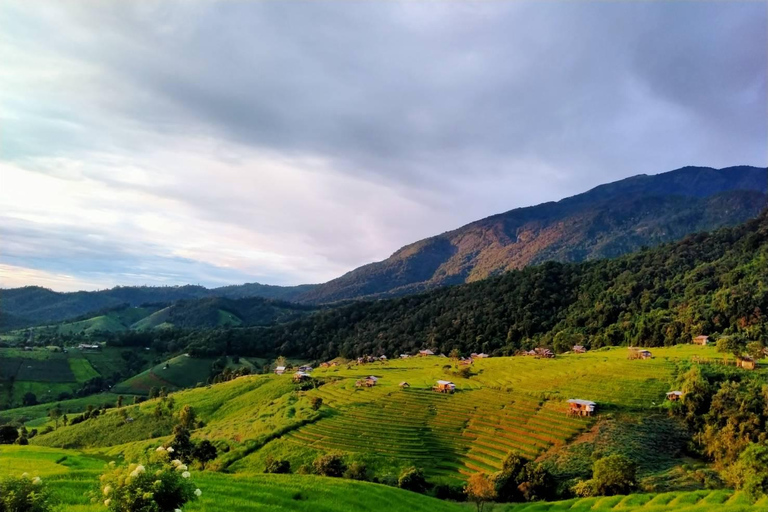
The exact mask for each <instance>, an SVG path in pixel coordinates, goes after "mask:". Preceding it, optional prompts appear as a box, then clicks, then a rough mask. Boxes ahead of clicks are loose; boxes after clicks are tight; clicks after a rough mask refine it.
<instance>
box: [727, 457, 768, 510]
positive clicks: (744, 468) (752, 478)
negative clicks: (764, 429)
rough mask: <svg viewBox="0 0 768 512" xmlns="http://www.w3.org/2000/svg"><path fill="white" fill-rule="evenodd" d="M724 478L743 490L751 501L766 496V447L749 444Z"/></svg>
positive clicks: (767, 480)
mask: <svg viewBox="0 0 768 512" xmlns="http://www.w3.org/2000/svg"><path fill="white" fill-rule="evenodd" d="M725 476H726V479H727V480H728V482H729V483H730V484H731V485H733V486H734V487H735V488H736V489H741V490H743V491H744V492H745V493H746V494H747V495H748V496H749V497H750V498H752V499H753V500H758V499H760V498H762V497H763V496H765V495H766V494H768V445H766V444H764V443H763V444H757V443H751V444H750V445H749V446H747V447H746V448H745V449H744V450H743V451H742V452H741V454H740V455H739V458H738V460H737V461H736V463H735V464H733V465H732V466H731V467H730V468H728V470H727V471H726V472H725Z"/></svg>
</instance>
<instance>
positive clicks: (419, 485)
mask: <svg viewBox="0 0 768 512" xmlns="http://www.w3.org/2000/svg"><path fill="white" fill-rule="evenodd" d="M397 486H398V487H399V488H401V489H406V490H408V491H413V492H424V491H426V490H427V480H426V478H424V470H422V469H421V468H414V467H410V468H405V469H404V470H403V471H402V473H400V478H398V479H397Z"/></svg>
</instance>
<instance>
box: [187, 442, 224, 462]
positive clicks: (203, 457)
mask: <svg viewBox="0 0 768 512" xmlns="http://www.w3.org/2000/svg"><path fill="white" fill-rule="evenodd" d="M217 454H218V451H217V450H216V447H215V446H214V445H213V443H211V442H210V441H209V440H207V439H203V440H202V441H200V442H199V443H197V445H196V446H195V448H194V449H193V450H192V457H193V458H194V459H195V460H197V461H198V462H200V464H201V465H202V466H203V467H205V465H206V464H207V463H208V462H210V461H212V460H213V459H215V458H216V455H217Z"/></svg>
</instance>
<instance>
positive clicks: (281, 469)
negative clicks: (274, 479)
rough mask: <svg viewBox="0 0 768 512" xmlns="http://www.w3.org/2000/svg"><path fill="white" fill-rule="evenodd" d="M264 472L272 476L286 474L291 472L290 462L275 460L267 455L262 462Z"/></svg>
mask: <svg viewBox="0 0 768 512" xmlns="http://www.w3.org/2000/svg"><path fill="white" fill-rule="evenodd" d="M264 472H265V473H274V474H287V473H290V472H291V462H290V461H287V460H281V459H276V458H274V457H273V456H271V455H267V458H266V459H265V460H264Z"/></svg>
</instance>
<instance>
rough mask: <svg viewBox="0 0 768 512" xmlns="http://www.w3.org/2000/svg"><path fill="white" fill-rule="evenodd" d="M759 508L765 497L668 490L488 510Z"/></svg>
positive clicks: (698, 511)
mask: <svg viewBox="0 0 768 512" xmlns="http://www.w3.org/2000/svg"><path fill="white" fill-rule="evenodd" d="M566 510H567V511H569V512H586V511H593V512H609V511H616V512H625V511H626V512H678V511H679V512H758V511H763V510H766V501H765V500H761V501H759V502H758V503H754V504H753V503H751V502H750V501H749V500H748V499H746V497H745V496H744V495H743V494H741V493H733V492H732V491H694V492H669V493H663V494H630V495H628V496H611V497H597V498H581V499H572V500H566V501H559V502H550V503H545V502H539V503H524V504H518V505H496V506H495V507H493V508H491V510H490V512H502V511H504V512H560V511H566Z"/></svg>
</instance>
